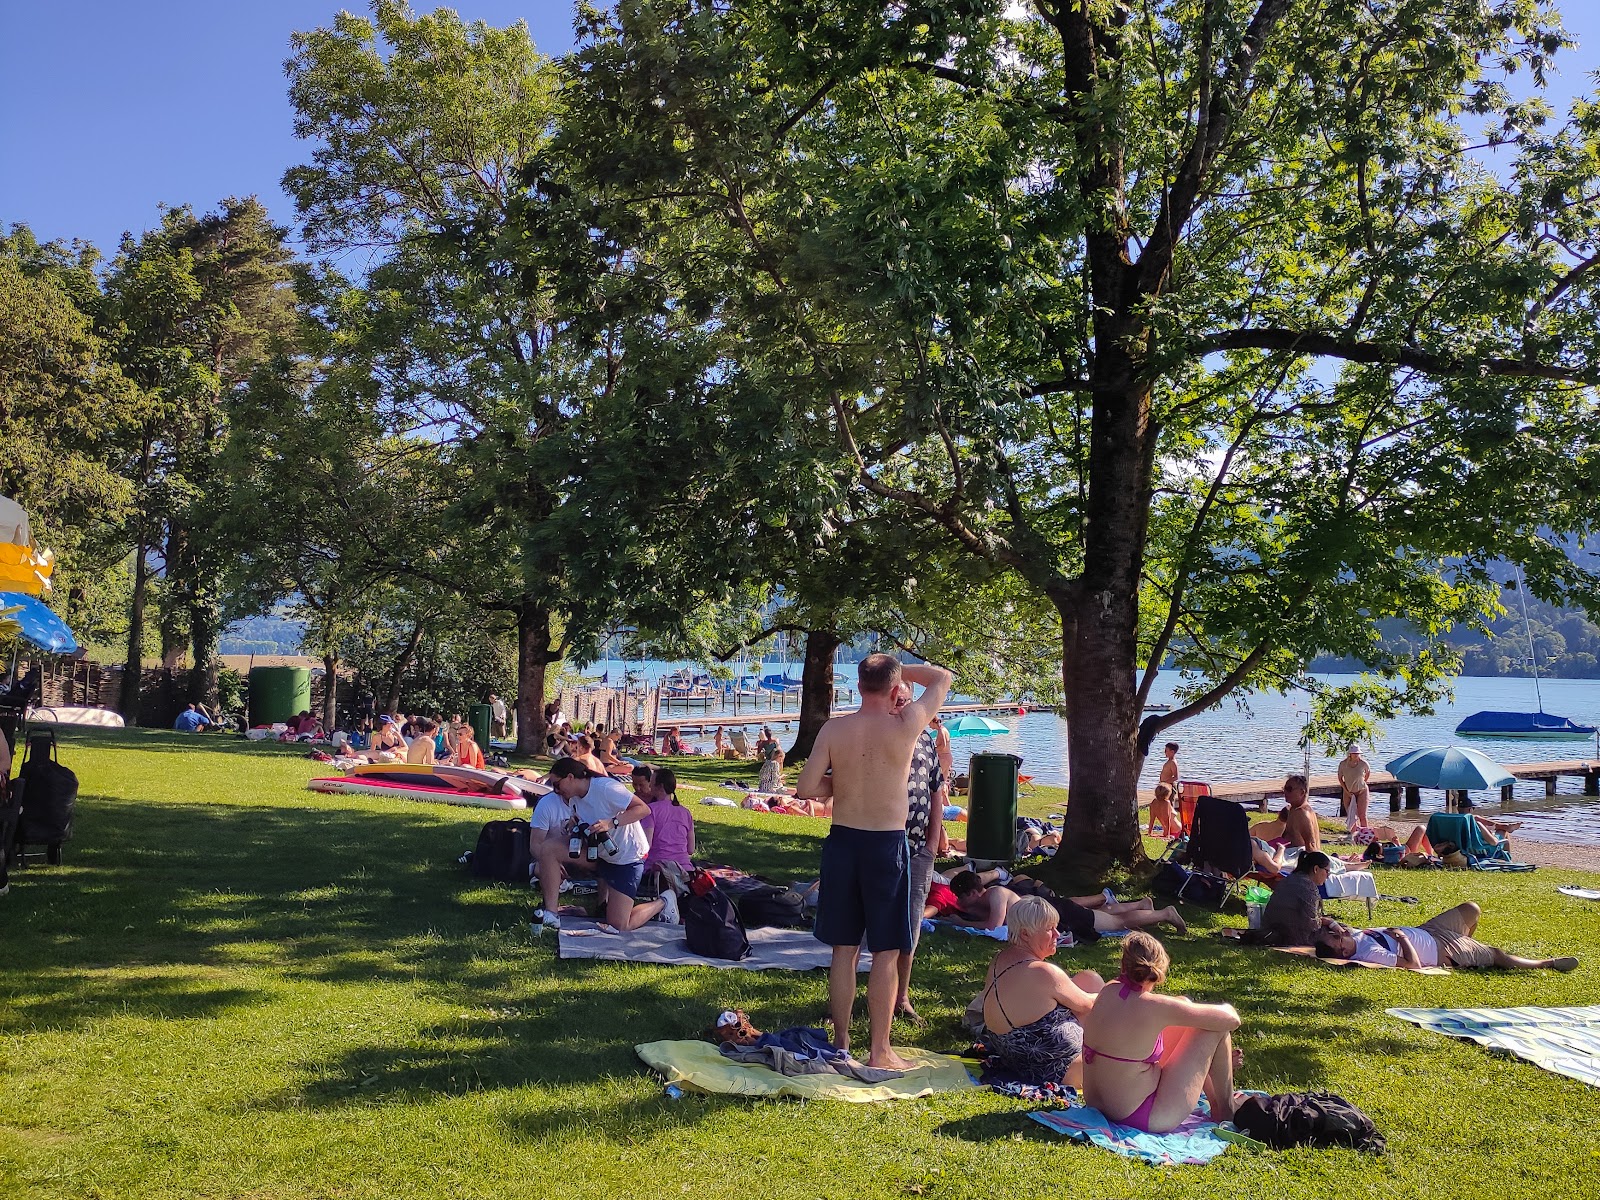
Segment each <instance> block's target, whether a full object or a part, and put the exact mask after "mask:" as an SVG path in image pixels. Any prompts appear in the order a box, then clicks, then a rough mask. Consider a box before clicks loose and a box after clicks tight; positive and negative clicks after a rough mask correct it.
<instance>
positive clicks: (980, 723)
mask: <svg viewBox="0 0 1600 1200" xmlns="http://www.w3.org/2000/svg"><path fill="white" fill-rule="evenodd" d="M944 728H945V732H946V733H948V734H949V735H950V736H951V737H960V736H962V735H963V734H967V733H1010V732H1011V730H1010V729H1009V728H1008V727H1007V726H1005V725H1002V724H1000V722H999V721H991V720H990V719H989V718H988V717H983V716H979V715H978V714H977V713H965V714H963V715H962V716H959V717H957V718H956V719H955V720H954V721H946V722H945V726H944Z"/></svg>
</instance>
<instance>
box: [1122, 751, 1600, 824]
mask: <svg viewBox="0 0 1600 1200" xmlns="http://www.w3.org/2000/svg"><path fill="white" fill-rule="evenodd" d="M1502 765H1503V766H1504V767H1505V769H1506V770H1507V771H1508V772H1510V773H1511V774H1512V775H1513V776H1514V777H1516V778H1517V779H1518V780H1535V779H1536V780H1542V781H1543V783H1544V794H1545V795H1546V796H1554V795H1555V794H1556V781H1557V780H1560V779H1581V780H1583V794H1584V795H1586V796H1600V763H1594V762H1578V761H1577V760H1570V761H1561V762H1535V763H1503V764H1502ZM1308 783H1309V785H1310V791H1311V794H1312V795H1313V796H1332V797H1335V798H1338V797H1341V796H1342V795H1343V789H1342V788H1341V787H1340V786H1339V777H1338V776H1337V775H1313V776H1311V778H1310V780H1308ZM1367 787H1368V789H1369V790H1370V791H1372V792H1374V793H1387V795H1388V797H1389V811H1390V812H1399V811H1400V810H1401V808H1402V807H1404V808H1421V807H1422V789H1421V788H1420V787H1418V786H1416V785H1415V784H1411V783H1402V782H1401V781H1400V780H1398V779H1396V778H1395V777H1394V776H1393V775H1389V774H1387V773H1385V772H1383V771H1374V772H1373V773H1372V778H1371V779H1369V780H1367ZM1429 790H1430V791H1437V790H1440V789H1429ZM1211 794H1212V795H1213V796H1221V797H1222V798H1223V799H1224V800H1233V801H1235V802H1237V803H1239V804H1249V805H1254V806H1256V807H1257V808H1259V809H1261V810H1262V811H1266V809H1267V805H1268V801H1270V800H1281V799H1283V779H1282V778H1277V779H1253V780H1247V781H1245V782H1242V783H1213V784H1211ZM1464 795H1465V793H1464V792H1460V793H1458V792H1446V793H1445V807H1446V808H1447V809H1448V808H1454V807H1455V806H1456V804H1457V803H1458V801H1459V799H1460V797H1461V796H1464ZM1150 797H1151V793H1150V792H1149V791H1141V792H1140V793H1139V802H1140V803H1141V804H1148V803H1149V802H1150ZM1512 798H1513V788H1512V785H1510V784H1507V785H1506V786H1505V787H1502V788H1501V789H1500V800H1501V802H1502V803H1504V802H1505V801H1508V800H1511V799H1512Z"/></svg>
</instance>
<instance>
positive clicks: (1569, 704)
mask: <svg viewBox="0 0 1600 1200" xmlns="http://www.w3.org/2000/svg"><path fill="white" fill-rule="evenodd" d="M679 665H681V664H675V663H647V664H644V669H643V673H644V675H645V677H646V678H650V679H655V678H659V677H660V676H661V675H662V674H665V673H666V672H668V671H670V670H672V669H674V668H675V667H676V666H679ZM622 666H623V664H622V663H619V662H611V663H597V664H596V665H595V666H594V667H593V668H591V669H590V673H595V672H598V671H601V670H607V669H609V670H610V672H611V678H612V679H613V680H620V678H621V676H620V671H621V668H622ZM630 669H632V670H633V671H635V672H636V673H638V672H640V670H641V666H640V664H638V663H634V664H631V667H630ZM781 670H782V667H781V665H772V664H769V665H768V666H767V667H766V668H765V671H764V673H778V672H779V671H781ZM793 674H794V675H796V676H798V674H799V666H798V664H796V665H795V666H794V668H793ZM851 674H852V672H851V671H850V670H849V669H848V668H847V669H845V670H844V671H842V672H841V675H842V676H843V677H844V678H843V679H841V682H842V683H843V682H852V683H853V682H854V680H853V678H851ZM1322 678H1324V679H1325V680H1326V681H1327V682H1329V683H1342V682H1348V681H1349V680H1350V679H1351V678H1352V677H1351V676H1340V675H1328V676H1323V677H1322ZM1176 682H1177V675H1176V674H1175V673H1170V674H1169V673H1164V674H1163V675H1162V676H1161V677H1159V678H1158V681H1157V683H1156V685H1155V687H1154V688H1153V689H1152V692H1151V697H1150V699H1151V702H1152V703H1171V702H1172V699H1173V697H1172V685H1173V684H1175V683H1176ZM1540 686H1541V688H1542V690H1543V694H1544V707H1545V711H1547V712H1551V713H1558V714H1560V715H1561V716H1564V717H1571V718H1572V719H1573V720H1575V721H1581V722H1583V723H1584V724H1588V725H1600V680H1593V679H1547V680H1544V681H1542V682H1541V684H1540ZM794 705H795V702H794V701H793V700H791V701H790V708H789V714H788V715H789V718H790V719H791V720H792V719H793V717H794V712H795V708H794ZM1537 707H1538V706H1537V704H1536V702H1535V700H1534V691H1533V682H1532V681H1531V680H1528V679H1489V678H1465V677H1464V678H1461V679H1458V680H1457V681H1456V685H1455V699H1454V702H1453V703H1451V704H1449V705H1445V706H1442V707H1441V708H1440V709H1439V711H1438V712H1437V713H1435V714H1434V715H1433V716H1429V717H1416V716H1401V717H1398V718H1396V719H1395V720H1393V721H1390V722H1388V723H1386V725H1385V727H1384V729H1383V731H1382V733H1381V734H1380V735H1379V738H1378V741H1377V745H1376V746H1375V747H1363V750H1362V752H1363V754H1364V755H1365V756H1366V758H1367V759H1368V761H1369V762H1371V763H1372V765H1373V768H1374V770H1382V768H1383V764H1384V762H1386V761H1387V760H1388V759H1391V758H1394V757H1396V756H1398V755H1400V754H1403V753H1405V752H1406V751H1408V750H1415V749H1418V748H1419V747H1423V746H1444V745H1449V744H1451V743H1459V744H1462V745H1467V746H1472V747H1474V748H1476V749H1478V750H1481V751H1482V752H1483V753H1485V754H1487V755H1489V757H1490V758H1493V759H1495V760H1496V761H1498V762H1503V763H1508V764H1509V763H1518V762H1540V761H1545V760H1549V759H1578V760H1600V752H1597V750H1596V747H1595V744H1594V743H1593V742H1592V741H1534V740H1528V741H1524V740H1522V739H1520V738H1513V739H1506V738H1495V739H1480V738H1457V737H1456V736H1455V732H1454V730H1455V727H1456V724H1457V723H1458V722H1459V721H1460V720H1461V719H1462V718H1463V717H1464V716H1466V715H1467V714H1469V713H1474V712H1477V711H1479V710H1480V709H1493V710H1502V711H1518V712H1522V711H1532V710H1534V709H1535V708H1537ZM1308 709H1309V698H1308V697H1305V696H1300V697H1298V698H1297V697H1295V696H1276V695H1270V694H1265V693H1257V694H1251V695H1249V696H1247V697H1245V698H1244V702H1243V703H1242V704H1238V703H1235V701H1234V700H1232V699H1229V700H1226V701H1224V702H1223V704H1222V705H1221V707H1219V708H1215V709H1212V710H1211V711H1210V712H1206V713H1201V714H1200V715H1199V716H1196V717H1191V718H1190V719H1189V720H1187V721H1184V722H1183V723H1182V724H1180V725H1176V726H1174V727H1172V728H1171V729H1169V730H1167V731H1166V732H1165V733H1164V734H1163V735H1162V736H1161V737H1159V738H1158V739H1157V744H1158V746H1159V744H1160V743H1161V742H1166V741H1175V742H1177V743H1178V744H1179V745H1180V747H1181V749H1180V750H1179V752H1178V762H1179V765H1180V766H1181V768H1182V771H1183V777H1184V778H1185V779H1203V780H1207V781H1209V782H1212V783H1221V782H1228V781H1233V780H1245V779H1268V778H1272V777H1274V776H1283V775H1286V774H1289V773H1290V772H1293V771H1300V770H1303V769H1304V768H1305V752H1304V751H1303V750H1302V749H1301V748H1300V746H1299V745H1298V742H1299V737H1300V729H1301V726H1302V725H1303V724H1304V723H1305V720H1306V715H1307V712H1308ZM665 711H666V710H664V712H665ZM701 711H702V710H701V709H699V708H693V709H685V708H681V707H675V708H673V709H672V710H671V714H672V715H674V716H678V715H684V716H691V715H699V714H700V713H701ZM713 711H715V710H713ZM744 711H747V709H745V710H744ZM773 716H774V717H775V718H780V719H781V714H779V713H774V714H773ZM1000 719H1002V720H1004V722H1005V723H1006V724H1007V725H1008V726H1009V727H1010V731H1009V732H1007V733H1003V734H991V735H984V736H964V737H959V738H956V739H955V741H954V747H955V751H956V764H957V769H963V764H964V763H965V761H966V758H967V756H968V755H969V754H971V753H972V752H974V751H1005V752H1009V753H1012V754H1019V755H1021V756H1022V759H1023V762H1024V764H1025V765H1024V767H1023V772H1024V773H1025V774H1028V775H1032V776H1033V777H1034V779H1035V780H1036V781H1037V782H1039V783H1047V784H1055V785H1059V786H1065V785H1066V784H1067V783H1068V768H1067V723H1066V721H1065V720H1064V719H1063V718H1062V717H1060V716H1058V715H1056V714H1055V713H1046V712H1033V713H1029V714H1028V715H1027V716H1025V717H1016V716H1008V717H1003V718H1000ZM1337 761H1338V759H1337V757H1331V758H1330V757H1327V756H1325V755H1323V754H1322V753H1321V752H1320V751H1319V750H1318V749H1316V748H1315V747H1313V748H1312V752H1311V763H1310V767H1311V773H1312V774H1313V775H1320V774H1332V773H1333V770H1334V767H1335V764H1336V763H1337ZM1160 765H1161V756H1160V753H1159V751H1158V752H1156V753H1154V754H1152V756H1151V757H1150V758H1149V759H1148V760H1147V761H1146V763H1145V767H1144V773H1143V775H1142V777H1141V783H1142V785H1143V786H1145V787H1151V786H1153V785H1154V784H1155V782H1156V776H1157V773H1158V772H1159V770H1160ZM1558 786H1559V790H1560V793H1561V794H1560V795H1558V796H1556V797H1553V798H1546V796H1545V795H1544V784H1543V782H1542V781H1534V782H1528V783H1521V784H1518V785H1517V793H1518V794H1517V796H1516V799H1515V800H1514V801H1513V802H1512V803H1511V804H1509V805H1507V806H1505V809H1504V810H1502V809H1501V808H1500V806H1499V804H1498V799H1499V794H1498V793H1493V794H1488V793H1484V794H1480V795H1477V796H1475V797H1474V799H1475V800H1477V801H1478V802H1479V805H1480V807H1482V808H1485V809H1487V810H1489V811H1490V812H1494V813H1498V812H1501V811H1506V812H1508V813H1509V812H1516V813H1517V819H1519V820H1521V821H1523V822H1524V826H1523V829H1522V830H1521V831H1520V832H1519V836H1521V837H1526V838H1529V839H1530V840H1534V841H1559V842H1581V843H1586V844H1591V845H1593V844H1600V801H1596V800H1595V799H1593V798H1590V797H1584V796H1582V794H1581V790H1582V781H1581V780H1578V779H1563V780H1561V781H1560V783H1559V785H1558ZM1373 800H1374V803H1373V809H1372V812H1371V815H1372V816H1373V817H1381V816H1382V814H1383V812H1384V811H1385V810H1386V808H1387V804H1386V798H1384V797H1376V796H1375V797H1374V798H1373ZM1317 804H1318V806H1319V808H1321V809H1322V810H1323V811H1326V812H1330V813H1331V812H1333V811H1336V810H1337V803H1336V802H1335V801H1332V800H1326V801H1324V800H1322V799H1320V798H1319V799H1318V801H1317ZM1423 804H1424V806H1425V811H1426V810H1427V809H1432V808H1435V807H1437V806H1438V795H1437V794H1436V793H1435V794H1433V795H1432V796H1430V794H1429V793H1424V794H1423Z"/></svg>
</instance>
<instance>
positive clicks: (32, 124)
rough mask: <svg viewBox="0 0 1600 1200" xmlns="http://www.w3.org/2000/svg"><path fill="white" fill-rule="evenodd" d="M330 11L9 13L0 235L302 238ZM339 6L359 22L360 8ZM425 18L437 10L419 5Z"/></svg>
mask: <svg viewBox="0 0 1600 1200" xmlns="http://www.w3.org/2000/svg"><path fill="white" fill-rule="evenodd" d="M340 7H341V6H340V5H339V4H338V3H337V0H321V2H319V0H256V2H254V3H240V2H238V0H117V2H109V0H31V2H29V0H0V13H3V15H4V22H3V24H0V29H3V35H0V36H3V42H0V227H4V226H7V225H10V224H12V223H14V222H25V223H27V224H28V225H31V226H32V227H33V229H34V232H35V233H37V234H38V235H39V236H40V237H41V238H44V239H50V238H64V239H70V238H73V237H79V238H84V239H86V240H88V241H91V242H93V243H94V244H95V245H97V246H99V247H100V249H101V250H102V251H104V252H105V253H107V254H108V255H109V254H111V253H113V252H115V250H116V246H117V242H118V240H119V239H120V237H121V236H122V233H123V231H124V230H133V231H135V232H138V231H141V230H144V229H147V228H149V227H151V226H152V225H154V224H155V223H156V221H157V214H158V206H159V205H161V204H163V203H165V204H170V205H178V204H192V205H194V207H195V208H196V209H197V210H202V211H203V210H206V209H210V208H214V207H215V206H216V204H217V203H218V202H219V201H220V200H222V199H223V198H224V197H225V196H230V195H238V196H244V195H251V194H255V195H258V196H260V197H261V199H262V201H263V203H265V204H266V206H267V208H268V209H269V210H270V211H271V212H272V214H273V216H274V217H275V218H276V219H277V220H278V221H280V222H282V223H284V224H290V225H292V224H293V219H294V209H293V206H292V205H291V204H290V202H289V201H288V199H287V198H286V197H285V196H284V195H283V193H282V191H281V190H280V189H279V187H278V181H279V179H280V178H281V177H282V175H283V172H284V171H285V170H286V169H287V168H288V167H290V166H292V165H294V164H295V163H297V162H300V161H303V159H304V157H305V153H306V149H305V146H304V144H302V143H300V142H297V141H296V140H295V138H294V136H293V134H292V133H291V132H290V111H289V102H288V97H287V94H286V88H285V81H284V77H283V60H284V58H285V57H287V55H288V51H289V35H290V34H291V33H292V32H293V31H295V30H299V29H313V28H316V27H318V26H321V25H326V24H328V23H329V22H330V21H331V20H332V18H333V15H334V14H335V13H336V12H337V11H338V10H339V8H340ZM344 7H348V8H350V9H351V10H353V11H365V5H364V0H348V2H347V4H346V5H344ZM415 7H417V8H427V7H432V5H431V4H427V3H423V4H417V5H415ZM1562 7H1563V8H1564V9H1565V11H1566V21H1567V27H1568V29H1569V30H1571V31H1572V33H1573V34H1574V35H1575V36H1577V38H1578V39H1579V42H1580V48H1579V49H1578V50H1577V51H1573V52H1570V53H1569V54H1567V55H1565V56H1564V66H1563V68H1562V70H1561V74H1560V77H1559V78H1558V79H1557V81H1556V87H1555V89H1554V93H1553V94H1552V97H1551V99H1552V101H1554V102H1557V103H1558V104H1559V103H1561V102H1563V101H1564V99H1565V98H1566V97H1569V96H1571V95H1572V94H1573V93H1574V92H1577V91H1590V90H1592V89H1593V87H1594V83H1593V81H1592V80H1591V79H1588V78H1586V76H1588V74H1589V73H1590V72H1593V71H1594V70H1596V69H1597V68H1600V4H1597V3H1595V0H1567V2H1566V3H1565V4H1564V5H1563V6H1562ZM457 8H458V11H460V12H461V13H462V15H463V16H464V17H465V18H467V19H468V20H478V19H481V20H484V21H487V22H489V23H490V24H493V25H502V26H503V25H509V24H510V23H511V22H512V21H515V20H517V19H518V18H519V17H520V18H522V19H524V20H526V21H527V22H528V27H529V29H530V30H531V32H532V34H533V39H534V42H535V43H536V44H537V45H538V47H539V48H540V49H541V50H543V51H544V52H546V53H548V54H560V53H562V52H564V51H566V50H568V49H570V48H571V47H572V19H571V13H572V6H571V4H570V3H569V2H568V0H461V2H460V3H459V4H458V5H457Z"/></svg>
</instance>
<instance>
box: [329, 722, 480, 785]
mask: <svg viewBox="0 0 1600 1200" xmlns="http://www.w3.org/2000/svg"><path fill="white" fill-rule="evenodd" d="M362 740H364V741H365V742H366V743H367V744H366V746H365V747H358V746H357V745H356V744H355V743H354V742H353V741H352V740H351V738H350V736H349V735H347V734H345V733H342V732H341V733H336V734H334V735H333V752H334V754H335V755H336V756H337V757H339V758H350V759H355V760H357V761H358V762H370V763H410V764H412V765H414V766H433V765H434V764H436V763H448V764H450V765H451V766H457V767H474V768H476V769H477V770H480V771H481V770H483V769H484V766H485V760H484V757H483V748H482V747H481V746H479V745H478V738H477V735H476V734H475V733H474V732H473V731H472V726H471V725H469V724H468V723H467V722H465V721H463V720H462V719H461V714H460V713H456V714H454V715H453V716H452V717H451V718H450V720H448V721H446V720H445V719H444V717H443V716H440V715H435V716H431V717H429V716H424V715H422V714H420V713H415V714H412V715H409V716H408V715H406V714H405V713H383V714H382V715H381V716H379V717H378V719H377V722H376V726H375V728H374V730H373V732H372V734H371V736H370V737H369V738H364V739H362Z"/></svg>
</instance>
